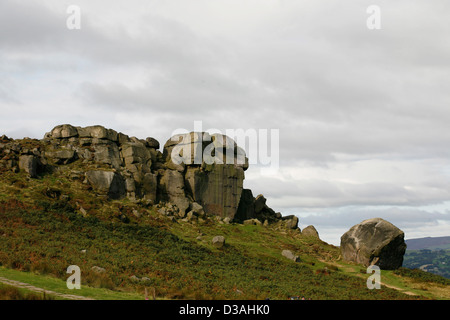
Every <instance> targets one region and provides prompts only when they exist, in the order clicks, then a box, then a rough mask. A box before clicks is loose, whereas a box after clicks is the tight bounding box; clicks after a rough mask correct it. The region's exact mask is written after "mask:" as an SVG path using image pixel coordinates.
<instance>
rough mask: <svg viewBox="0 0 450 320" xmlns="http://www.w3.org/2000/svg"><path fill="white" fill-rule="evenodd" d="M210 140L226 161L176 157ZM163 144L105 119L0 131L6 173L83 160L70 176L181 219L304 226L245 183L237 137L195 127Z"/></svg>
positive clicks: (0, 163)
mask: <svg viewBox="0 0 450 320" xmlns="http://www.w3.org/2000/svg"><path fill="white" fill-rule="evenodd" d="M200 135H201V137H202V139H199V137H200ZM186 141H187V142H186ZM211 144H212V145H213V147H214V151H213V152H212V153H211V155H212V156H213V157H214V159H221V160H222V161H213V162H211V161H205V159H201V161H184V162H181V163H180V162H179V161H174V159H172V157H173V155H175V156H176V157H177V158H179V157H181V158H183V159H184V160H189V159H186V156H187V155H186V154H184V155H183V152H182V151H183V150H184V151H186V150H189V149H191V150H198V151H199V152H201V153H202V154H203V152H205V149H206V148H209V147H210V146H211ZM175 148H178V149H176V150H174V149H175ZM159 149H160V143H159V142H158V141H157V140H156V139H154V138H151V137H148V138H146V139H138V138H136V137H129V136H128V135H126V134H123V133H121V132H117V131H115V130H112V129H107V128H105V127H103V126H99V125H96V126H89V127H76V126H72V125H70V124H64V125H59V126H56V127H55V128H53V129H52V130H51V131H50V132H48V133H46V134H45V136H44V138H43V139H41V140H37V139H27V138H25V139H22V140H13V139H9V138H8V137H6V136H2V137H0V173H1V172H2V171H6V170H11V171H13V172H19V171H25V172H26V173H28V175H29V176H30V178H38V177H39V176H40V175H41V174H46V173H48V172H51V171H52V170H64V168H66V167H68V165H70V164H72V163H75V162H79V163H80V166H78V167H79V168H82V170H81V171H80V170H74V171H72V172H71V175H73V176H74V178H78V179H83V181H84V183H86V184H88V185H89V186H90V187H91V189H92V191H93V192H95V193H96V194H97V195H99V196H103V197H106V198H108V199H110V200H115V199H123V198H128V199H129V200H131V201H138V200H139V201H146V202H147V203H148V204H150V205H153V206H155V207H156V208H157V210H158V211H159V212H161V213H163V214H165V215H169V216H172V217H174V218H176V219H187V220H191V219H196V218H199V217H202V216H204V215H207V216H216V217H217V219H220V220H223V221H224V222H240V223H244V222H245V223H251V224H266V225H267V224H277V226H279V227H280V228H286V229H290V230H298V231H300V229H299V228H298V218H297V217H296V216H284V217H283V216H282V215H281V213H279V212H275V211H274V210H273V209H271V208H270V207H269V206H268V205H267V204H266V199H265V198H264V196H263V195H258V196H256V197H254V196H253V193H252V191H251V190H249V189H244V188H243V181H244V177H245V175H244V172H245V170H247V168H248V160H247V158H246V157H245V152H244V151H243V150H242V149H241V148H239V147H238V146H236V143H235V142H234V141H233V140H232V139H230V138H228V137H226V136H222V135H219V134H215V135H209V134H208V133H204V132H201V133H199V132H191V133H189V134H185V135H177V136H174V137H171V138H170V139H169V140H168V141H167V142H166V143H165V144H164V146H163V150H162V152H161V151H160V150H159ZM230 149H232V152H230ZM180 150H181V152H179V151H180ZM193 154H194V152H193V153H192V155H193ZM242 159H243V161H242ZM191 160H192V159H191Z"/></svg>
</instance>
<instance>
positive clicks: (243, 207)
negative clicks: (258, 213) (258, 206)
mask: <svg viewBox="0 0 450 320" xmlns="http://www.w3.org/2000/svg"><path fill="white" fill-rule="evenodd" d="M254 217H255V198H254V197H253V193H252V190H250V189H243V190H242V194H241V199H240V200H239V206H238V208H237V211H236V215H235V216H234V220H236V221H245V220H248V219H252V218H254Z"/></svg>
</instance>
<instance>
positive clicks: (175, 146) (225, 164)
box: [161, 132, 248, 219]
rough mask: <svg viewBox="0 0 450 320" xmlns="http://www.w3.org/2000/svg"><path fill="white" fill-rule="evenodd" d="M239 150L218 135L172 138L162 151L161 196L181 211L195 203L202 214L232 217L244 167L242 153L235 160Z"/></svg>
mask: <svg viewBox="0 0 450 320" xmlns="http://www.w3.org/2000/svg"><path fill="white" fill-rule="evenodd" d="M227 152H228V153H227ZM239 152H242V151H241V150H239V149H238V148H237V146H236V144H235V143H234V141H232V140H231V139H229V140H228V139H227V137H225V136H223V135H219V134H216V135H209V134H208V133H205V132H202V133H198V132H195V133H194V132H191V133H188V134H183V135H177V136H174V137H172V138H171V139H169V140H168V141H167V142H166V143H165V145H164V150H163V158H164V161H165V166H166V168H167V170H166V172H165V173H164V175H163V177H162V179H161V185H162V187H163V190H162V191H163V192H162V199H164V198H166V199H168V200H169V201H171V202H173V203H176V204H177V206H178V204H179V206H178V207H179V208H180V210H182V211H185V210H186V209H187V208H188V206H189V202H196V203H198V204H200V205H201V206H202V207H203V210H204V211H205V213H206V214H211V215H215V216H219V217H221V218H230V219H233V218H234V216H235V215H236V211H237V208H238V206H239V201H240V199H241V194H242V188H243V181H244V170H246V169H247V167H248V166H246V163H248V162H247V160H246V158H245V155H244V156H243V158H242V161H239V156H240V154H239ZM170 181H172V182H170Z"/></svg>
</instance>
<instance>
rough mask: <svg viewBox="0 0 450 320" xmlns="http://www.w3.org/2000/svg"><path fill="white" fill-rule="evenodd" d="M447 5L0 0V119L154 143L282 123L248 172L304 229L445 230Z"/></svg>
mask: <svg viewBox="0 0 450 320" xmlns="http://www.w3.org/2000/svg"><path fill="white" fill-rule="evenodd" d="M111 2H114V3H111ZM69 5H77V6H79V8H80V10H81V29H79V30H69V29H68V28H67V26H66V20H67V19H68V18H69V16H70V14H68V13H67V8H68V6H69ZM369 5H378V6H379V8H380V10H381V29H379V30H370V29H368V27H367V24H366V21H367V19H368V18H369V17H370V14H368V13H367V12H366V10H367V8H368V7H369ZM448 12H450V2H449V1H448V0H428V1H423V0H422V1H420V0H398V1H378V0H375V1H373V0H371V1H350V0H339V1H337V0H327V1H318V0H310V1H297V0H202V1H200V0H189V1H184V0H160V1H152V0H127V1H100V0H97V1H86V0H70V1H65V0H37V1H22V0H2V1H0V111H1V115H2V117H1V118H0V129H1V130H0V131H1V132H0V134H6V135H8V136H11V137H13V138H22V137H24V136H29V137H33V138H42V137H43V136H44V134H45V132H48V131H50V130H51V129H52V128H53V127H54V126H56V125H58V124H62V123H71V124H73V125H78V126H87V125H93V124H100V125H103V126H106V127H109V128H113V129H115V130H117V131H122V132H124V133H126V134H129V135H134V136H137V137H139V138H145V137H148V136H152V137H155V138H157V139H158V140H159V141H160V142H161V144H164V142H165V141H166V140H167V139H169V138H170V136H171V133H172V132H173V131H174V130H175V129H177V128H185V129H187V130H193V125H194V121H196V120H197V121H202V122H203V128H204V129H208V128H217V129H220V130H225V129H238V128H242V129H245V130H247V129H254V130H259V129H268V130H270V129H279V132H280V169H279V170H278V172H277V174H276V175H271V176H267V175H262V174H261V171H260V167H259V166H258V165H254V166H252V167H250V169H249V170H248V171H247V172H246V180H245V187H248V188H251V189H252V190H253V193H254V195H257V194H259V193H262V194H264V195H265V197H266V198H267V199H268V200H267V204H268V205H269V206H271V207H273V208H274V209H275V210H277V211H281V212H282V213H283V214H284V215H286V214H297V215H298V216H299V217H300V227H301V228H304V227H305V226H307V225H309V224H313V225H314V226H315V227H316V228H317V229H318V231H319V234H320V235H321V238H322V239H323V240H325V241H327V242H330V243H333V244H336V245H338V244H339V238H340V236H341V235H342V234H343V233H344V232H345V231H347V230H348V229H349V228H350V227H351V226H352V225H354V224H356V223H359V222H361V221H362V220H364V219H367V218H373V217H382V218H385V219H387V220H388V221H390V222H392V223H394V224H395V225H396V226H398V227H399V228H401V229H402V230H403V231H405V234H406V238H416V237H425V236H449V235H450V211H449V210H450V162H449V160H450V147H449V146H450V130H449V123H450V90H449V88H450V19H449V18H448Z"/></svg>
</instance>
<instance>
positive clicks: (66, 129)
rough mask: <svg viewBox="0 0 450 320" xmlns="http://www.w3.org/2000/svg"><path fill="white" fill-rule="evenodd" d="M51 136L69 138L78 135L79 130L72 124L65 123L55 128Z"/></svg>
mask: <svg viewBox="0 0 450 320" xmlns="http://www.w3.org/2000/svg"><path fill="white" fill-rule="evenodd" d="M50 136H51V137H52V138H54V139H68V138H72V137H76V136H78V130H77V128H75V127H74V126H71V125H70V124H63V125H59V126H56V127H55V128H53V130H52V131H51V132H50Z"/></svg>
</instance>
